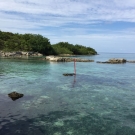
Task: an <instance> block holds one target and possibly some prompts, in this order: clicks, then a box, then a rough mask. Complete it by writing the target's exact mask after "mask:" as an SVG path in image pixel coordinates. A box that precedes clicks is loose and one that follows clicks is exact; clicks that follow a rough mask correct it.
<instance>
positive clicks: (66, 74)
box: [63, 73, 75, 76]
mask: <svg viewBox="0 0 135 135" xmlns="http://www.w3.org/2000/svg"><path fill="white" fill-rule="evenodd" d="M63 75H64V76H73V75H75V73H65V74H63Z"/></svg>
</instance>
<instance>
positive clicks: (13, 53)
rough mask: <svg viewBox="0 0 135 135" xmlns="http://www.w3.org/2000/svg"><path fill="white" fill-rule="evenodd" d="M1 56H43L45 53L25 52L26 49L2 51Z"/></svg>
mask: <svg viewBox="0 0 135 135" xmlns="http://www.w3.org/2000/svg"><path fill="white" fill-rule="evenodd" d="M0 56H1V57H23V56H43V54H41V53H38V52H24V51H16V52H4V51H0Z"/></svg>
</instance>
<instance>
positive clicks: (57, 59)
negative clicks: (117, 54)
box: [0, 51, 135, 64]
mask: <svg viewBox="0 0 135 135" xmlns="http://www.w3.org/2000/svg"><path fill="white" fill-rule="evenodd" d="M42 56H43V54H41V53H38V52H24V51H17V52H4V51H0V57H3V58H23V57H24V58H25V57H42ZM40 60H46V61H52V62H73V61H76V62H94V60H90V59H82V58H75V57H71V56H69V57H61V56H52V55H50V56H46V57H43V58H41V59H40ZM96 63H101V64H124V63H135V60H126V59H124V58H112V59H109V60H107V61H96Z"/></svg>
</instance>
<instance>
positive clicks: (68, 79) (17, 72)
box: [0, 53, 135, 135]
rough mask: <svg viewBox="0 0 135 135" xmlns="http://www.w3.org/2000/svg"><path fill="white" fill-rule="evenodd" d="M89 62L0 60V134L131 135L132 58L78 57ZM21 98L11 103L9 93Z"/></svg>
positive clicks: (134, 123)
mask: <svg viewBox="0 0 135 135" xmlns="http://www.w3.org/2000/svg"><path fill="white" fill-rule="evenodd" d="M77 57H80V58H84V59H93V60H94V62H76V72H77V75H76V76H63V73H73V72H74V63H73V62H47V61H44V60H38V59H36V58H29V59H5V58H4V59H3V58H0V135H135V63H125V64H100V63H96V61H107V60H108V59H110V58H125V59H126V60H135V54H124V53H123V54H122V53H121V54H118V53H117V54H115V53H99V55H95V56H77ZM12 91H16V92H19V93H23V94H24V96H23V97H22V98H20V99H18V100H15V101H12V100H11V99H10V98H9V97H8V93H10V92H12Z"/></svg>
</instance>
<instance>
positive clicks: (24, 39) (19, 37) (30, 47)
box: [0, 31, 97, 55]
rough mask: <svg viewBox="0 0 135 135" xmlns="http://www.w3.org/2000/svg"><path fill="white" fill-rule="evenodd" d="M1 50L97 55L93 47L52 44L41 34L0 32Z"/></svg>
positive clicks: (66, 43) (64, 43)
mask: <svg viewBox="0 0 135 135" xmlns="http://www.w3.org/2000/svg"><path fill="white" fill-rule="evenodd" d="M0 50H1V51H4V52H13V51H27V52H29V51H31V52H39V53H41V54H43V55H60V54H69V55H96V54H97V52H96V51H95V50H94V49H93V48H91V47H85V46H83V45H78V44H76V45H73V44H70V43H68V42H59V43H56V44H51V43H50V41H49V39H48V38H46V37H43V36H42V35H39V34H18V33H12V32H2V31H0Z"/></svg>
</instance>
